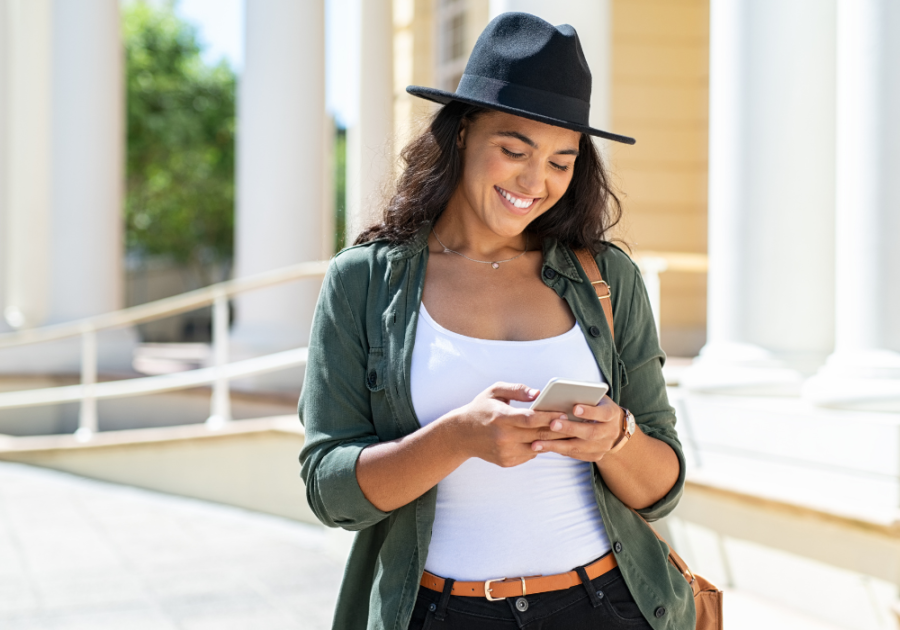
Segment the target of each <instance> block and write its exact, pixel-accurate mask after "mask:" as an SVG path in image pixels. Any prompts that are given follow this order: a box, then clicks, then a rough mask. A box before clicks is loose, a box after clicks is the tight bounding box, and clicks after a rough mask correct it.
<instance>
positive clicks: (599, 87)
mask: <svg viewBox="0 0 900 630" xmlns="http://www.w3.org/2000/svg"><path fill="white" fill-rule="evenodd" d="M610 2H611V0H565V1H558V2H548V1H547V0H490V3H491V19H493V18H495V17H497V16H498V15H500V14H501V13H505V12H507V11H521V12H524V13H531V14H533V15H536V16H538V17H540V18H542V19H544V20H546V21H548V22H550V23H551V24H554V25H558V24H570V25H572V26H573V27H575V30H576V31H577V32H578V39H579V41H580V42H581V48H582V50H584V56H585V58H586V59H587V62H588V67H589V68H590V69H591V118H590V120H591V126H593V127H595V128H597V129H609V122H610V101H611V99H610V81H611V77H610V67H611V64H610V58H611V56H612V12H611V8H610ZM610 131H616V130H615V129H611V130H610ZM622 133H627V131H623V132H622ZM598 146H599V147H603V146H605V143H604V142H598Z"/></svg>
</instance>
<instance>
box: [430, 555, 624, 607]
mask: <svg viewBox="0 0 900 630" xmlns="http://www.w3.org/2000/svg"><path fill="white" fill-rule="evenodd" d="M617 564H618V563H617V562H616V559H615V557H614V556H613V555H612V554H611V553H608V554H606V555H605V556H603V557H602V558H600V559H599V560H597V561H596V562H593V563H591V564H589V565H587V566H586V567H584V570H585V572H586V573H587V576H588V577H589V578H590V579H592V580H593V579H594V578H598V577H600V576H601V575H603V574H604V573H606V572H607V571H612V570H613V569H615V568H616V565H617ZM420 584H421V585H422V586H424V587H425V588H430V589H431V590H432V591H437V592H438V593H442V592H443V591H444V578H441V577H438V576H436V575H434V574H433V573H429V572H428V571H425V573H424V574H422V581H421V582H420ZM579 584H581V577H580V576H579V575H578V571H574V570H573V571H569V572H568V573H557V574H556V575H537V576H534V577H517V578H496V579H493V580H485V581H484V582H454V583H453V589H452V590H451V591H450V594H451V595H459V596H462V597H485V598H487V599H488V600H490V601H492V602H494V601H497V600H500V599H506V598H507V597H522V596H524V595H533V594H536V593H549V592H550V591H562V590H565V589H567V588H571V587H573V586H577V585H579Z"/></svg>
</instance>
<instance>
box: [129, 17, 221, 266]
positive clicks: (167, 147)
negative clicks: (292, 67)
mask: <svg viewBox="0 0 900 630" xmlns="http://www.w3.org/2000/svg"><path fill="white" fill-rule="evenodd" d="M122 14H123V27H124V39H125V65H126V91H127V134H128V144H127V146H128V149H127V167H126V168H127V184H126V200H125V220H126V226H127V228H126V230H127V231H126V233H127V237H126V243H127V247H128V250H129V252H131V253H136V254H139V255H144V256H164V257H168V258H170V259H171V260H173V261H174V262H176V263H178V264H181V265H185V266H187V267H189V268H191V269H192V270H194V271H195V272H196V273H198V274H199V275H200V277H201V279H202V280H203V281H204V284H205V283H207V282H209V281H211V279H210V278H207V273H206V270H208V269H209V268H210V266H211V265H213V264H216V263H223V262H226V263H227V262H229V261H230V260H231V258H232V255H233V249H234V153H235V149H234V136H235V75H234V72H233V71H232V70H231V69H230V68H229V67H228V65H227V64H226V63H225V62H224V61H223V62H220V64H219V65H217V66H215V67H209V66H206V65H205V64H204V63H203V62H202V60H201V58H200V47H199V45H198V43H197V39H196V35H195V32H194V29H193V28H192V27H191V26H190V25H188V24H185V23H184V22H181V21H180V20H179V19H178V18H177V17H176V16H175V14H174V12H173V10H172V6H171V5H166V4H156V3H154V4H152V5H151V4H146V3H144V2H133V3H128V4H124V5H123V6H122Z"/></svg>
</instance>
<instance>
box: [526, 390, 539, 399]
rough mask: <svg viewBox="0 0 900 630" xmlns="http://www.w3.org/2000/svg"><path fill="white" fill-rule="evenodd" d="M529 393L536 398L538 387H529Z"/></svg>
mask: <svg viewBox="0 0 900 630" xmlns="http://www.w3.org/2000/svg"><path fill="white" fill-rule="evenodd" d="M528 395H529V396H531V397H532V398H534V397H535V396H537V395H538V390H536V389H529V390H528Z"/></svg>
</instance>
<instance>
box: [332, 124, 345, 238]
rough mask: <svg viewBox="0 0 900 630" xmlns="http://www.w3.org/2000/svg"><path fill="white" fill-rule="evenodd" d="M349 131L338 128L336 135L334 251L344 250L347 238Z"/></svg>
mask: <svg viewBox="0 0 900 630" xmlns="http://www.w3.org/2000/svg"><path fill="white" fill-rule="evenodd" d="M346 163H347V130H346V129H345V128H344V127H337V128H336V129H335V135H334V209H335V217H334V251H336V252H339V251H341V250H342V249H344V244H345V241H346V238H347V195H346V189H347V186H346V183H347V181H346V180H347V166H346Z"/></svg>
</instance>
